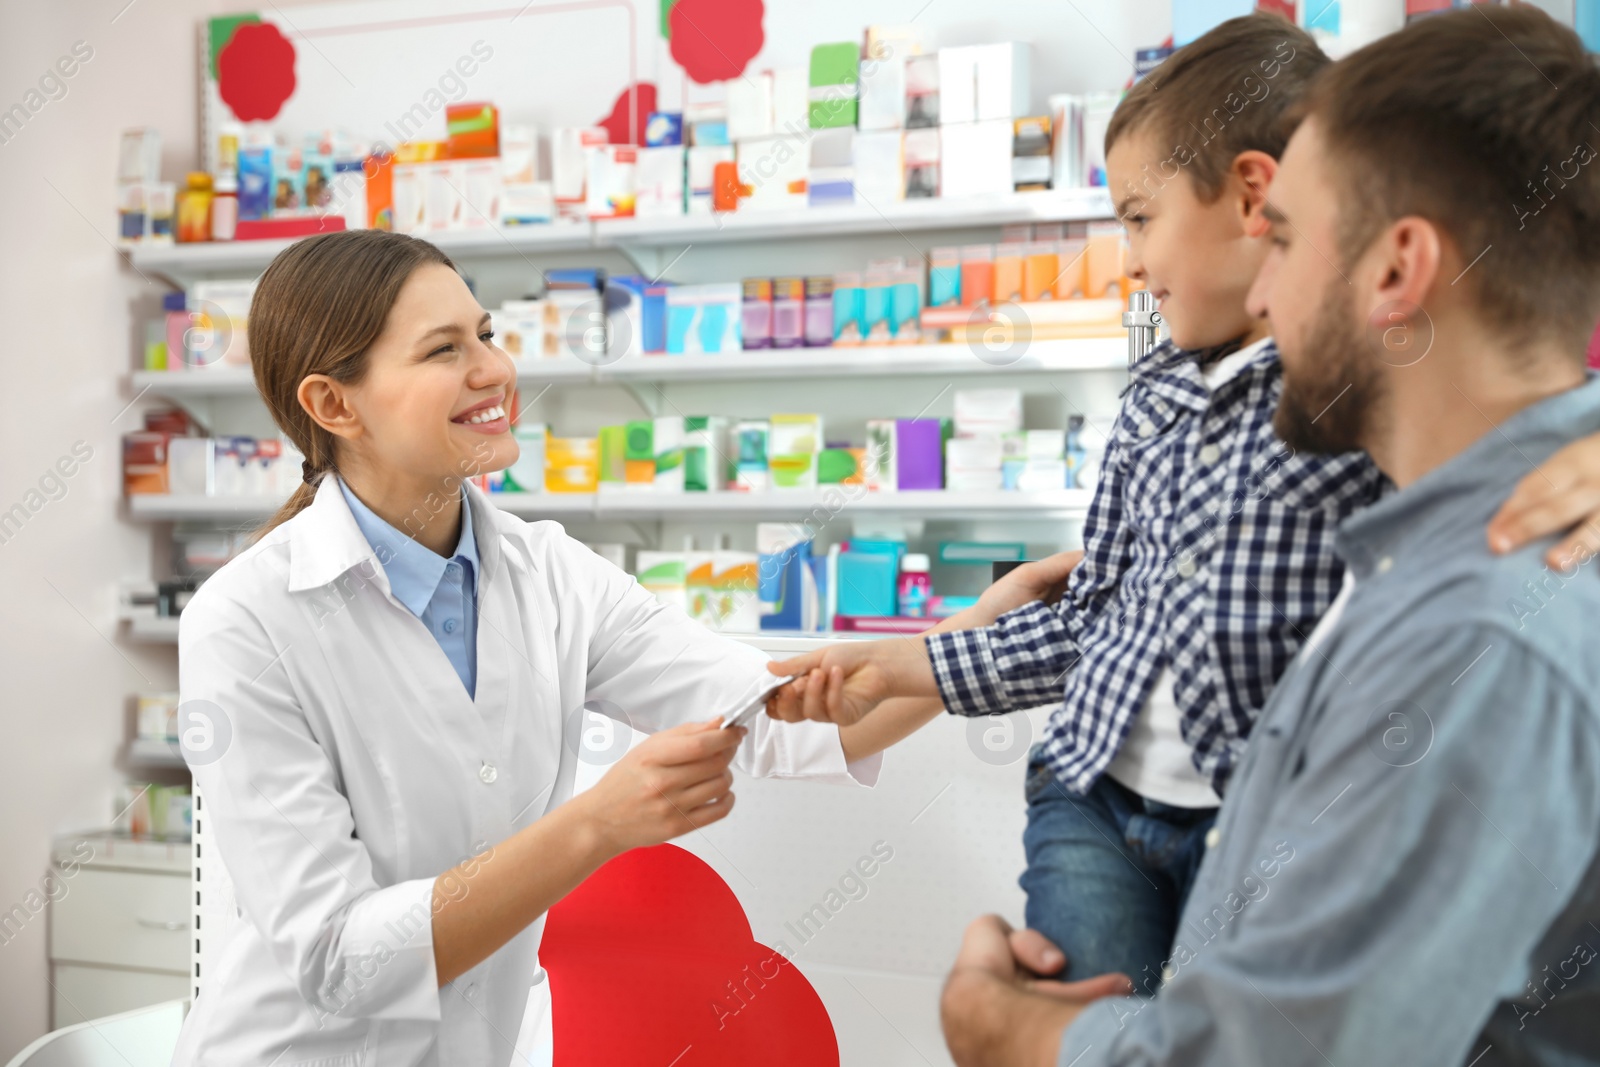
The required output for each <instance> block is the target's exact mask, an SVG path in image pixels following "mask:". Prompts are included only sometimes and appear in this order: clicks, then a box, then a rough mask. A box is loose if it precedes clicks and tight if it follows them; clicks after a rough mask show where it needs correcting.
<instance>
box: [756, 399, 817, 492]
mask: <svg viewBox="0 0 1600 1067" xmlns="http://www.w3.org/2000/svg"><path fill="white" fill-rule="evenodd" d="M770 427H771V429H770V437H769V439H768V445H767V468H768V470H769V471H770V472H771V475H772V485H773V488H775V489H815V488H816V487H817V454H818V453H819V452H821V451H822V416H820V415H774V416H772V418H771V420H770Z"/></svg>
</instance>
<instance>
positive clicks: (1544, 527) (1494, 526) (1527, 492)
mask: <svg viewBox="0 0 1600 1067" xmlns="http://www.w3.org/2000/svg"><path fill="white" fill-rule="evenodd" d="M1563 532H1565V533H1567V534H1568V536H1566V537H1564V538H1563V539H1562V540H1561V541H1559V542H1558V543H1557V544H1556V545H1555V546H1554V547H1552V548H1551V549H1550V551H1549V552H1547V553H1545V557H1544V558H1545V562H1547V563H1548V564H1550V566H1552V567H1554V568H1556V569H1558V570H1562V571H1565V570H1567V569H1568V568H1569V567H1571V566H1573V564H1574V563H1586V562H1588V560H1589V559H1590V558H1591V557H1592V556H1594V554H1595V553H1596V552H1597V551H1600V434H1596V435H1595V436H1593V437H1585V438H1584V439H1583V440H1581V441H1574V442H1573V443H1572V444H1570V445H1568V446H1567V447H1565V448H1563V449H1562V450H1561V451H1559V452H1557V453H1556V454H1555V455H1553V456H1551V457H1550V458H1549V459H1547V460H1545V461H1544V462H1543V463H1541V464H1540V465H1539V466H1538V467H1537V468H1535V469H1534V470H1533V471H1532V472H1531V473H1529V474H1528V475H1527V476H1526V477H1525V478H1523V479H1522V481H1521V482H1520V483H1519V484H1518V485H1517V488H1516V490H1515V491H1513V492H1512V494H1511V497H1510V499H1508V500H1507V501H1506V502H1505V503H1504V504H1503V505H1501V508H1500V510H1499V512H1497V513H1496V514H1495V517H1494V518H1492V519H1490V520H1489V547H1490V549H1491V550H1493V551H1495V552H1510V551H1511V550H1512V549H1515V548H1520V547H1521V546H1523V545H1525V544H1527V543H1528V542H1529V541H1533V540H1536V539H1538V538H1540V537H1547V536H1549V535H1551V534H1559V533H1563Z"/></svg>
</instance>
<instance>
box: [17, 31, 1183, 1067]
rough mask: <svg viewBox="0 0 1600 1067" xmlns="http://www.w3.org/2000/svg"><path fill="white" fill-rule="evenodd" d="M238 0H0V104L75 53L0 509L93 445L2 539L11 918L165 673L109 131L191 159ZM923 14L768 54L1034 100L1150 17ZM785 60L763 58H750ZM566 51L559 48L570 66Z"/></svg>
mask: <svg viewBox="0 0 1600 1067" xmlns="http://www.w3.org/2000/svg"><path fill="white" fill-rule="evenodd" d="M245 6H247V5H245V4H227V3H223V2H221V0H217V2H207V0H133V2H132V3H128V0H93V2H92V3H83V4H39V3H32V2H28V0H0V72H3V73H0V110H4V109H8V108H10V107H11V106H12V105H13V104H17V103H21V102H23V101H24V100H25V94H26V93H27V92H28V91H29V89H30V88H34V87H36V85H37V83H38V81H39V78H40V77H41V76H42V75H44V74H45V73H46V72H47V71H48V70H49V69H50V68H51V67H52V65H53V64H54V63H55V62H56V60H57V59H58V57H61V56H64V55H68V54H70V53H71V51H72V49H73V46H74V44H75V42H79V41H82V42H86V44H87V46H88V47H89V48H91V49H92V50H93V53H92V57H91V58H90V59H89V60H88V61H87V62H84V63H82V64H81V66H80V68H79V69H78V70H77V71H76V72H75V73H74V75H73V76H72V77H71V78H70V79H67V80H66V81H65V83H64V84H65V94H64V95H61V96H60V97H59V98H58V99H51V100H48V101H46V102H45V103H44V105H43V106H42V107H40V108H39V109H38V112H37V114H34V115H33V116H32V117H31V118H30V119H29V120H28V122H27V123H26V125H25V126H24V127H23V128H22V129H21V131H20V132H19V133H17V134H16V135H15V136H14V137H11V138H10V139H9V141H8V142H6V143H0V324H3V327H4V330H5V336H4V341H3V351H4V355H3V357H0V365H3V367H4V377H3V378H0V383H3V384H0V416H3V417H0V512H4V511H6V510H7V509H9V508H10V507H11V506H12V505H13V504H16V503H25V504H26V503H29V502H30V501H29V498H28V497H27V494H28V493H29V491H30V490H33V489H37V488H38V487H39V480H40V478H41V477H42V476H45V475H46V473H47V472H48V471H49V470H50V469H51V468H52V466H53V465H54V464H55V463H56V462H57V460H58V459H60V458H61V457H63V456H66V455H68V454H69V453H70V452H71V450H72V448H73V446H74V443H75V442H79V441H82V442H85V443H86V444H87V446H88V447H89V448H92V450H93V455H92V458H91V459H89V460H88V462H86V463H84V464H83V465H82V467H81V469H79V470H77V471H76V473H75V474H74V475H73V476H72V477H71V478H70V479H68V480H67V481H66V491H65V493H64V494H59V496H60V498H59V499H55V500H49V501H47V502H45V503H44V504H43V506H42V507H39V508H38V510H37V512H36V513H33V514H31V515H30V516H29V518H28V519H27V522H26V524H25V525H24V526H23V528H22V529H21V530H20V531H19V532H18V533H16V535H15V536H13V537H11V538H10V539H9V540H7V541H5V542H4V543H0V590H3V592H4V607H3V608H0V612H3V614H0V686H3V689H0V694H3V695H0V723H3V727H4V732H5V733H4V736H5V740H4V742H3V744H0V752H3V756H0V913H4V912H7V911H10V910H11V908H12V907H13V905H17V904H22V905H23V906H24V909H25V910H26V906H27V899H28V896H29V893H30V891H37V890H38V889H39V887H40V884H41V880H42V879H43V877H44V874H45V871H46V866H47V863H48V855H49V852H48V850H49V841H50V838H51V836H52V835H53V834H55V833H58V832H63V831H66V830H71V829H80V828H87V827H94V826H100V825H103V824H104V823H105V822H106V821H107V819H108V818H109V816H110V814H111V805H112V796H113V792H114V790H115V787H116V785H117V783H118V782H119V781H121V780H122V777H123V775H122V773H121V772H120V771H119V770H118V769H117V768H116V767H115V765H114V761H115V758H116V753H117V750H118V748H119V746H120V744H121V742H122V739H123V737H124V735H125V729H126V722H125V715H126V712H125V705H126V701H127V698H128V696H129V695H130V694H132V693H135V692H138V691H140V690H144V689H159V688H170V687H172V686H174V685H175V684H176V655H175V653H174V652H173V651H172V650H171V649H170V648H162V647H155V648H149V647H141V646H139V645H135V644H131V643H129V642H127V641H125V640H123V639H122V638H121V636H120V634H119V633H118V630H117V623H116V617H115V609H116V596H115V590H116V583H117V581H118V580H119V579H121V578H124V577H129V578H148V577H149V576H150V575H151V574H152V573H153V567H156V566H159V565H161V562H162V561H157V560H155V559H154V558H153V557H154V556H155V555H156V554H157V553H158V552H159V551H160V550H161V546H162V545H163V544H164V540H158V541H157V542H155V545H154V546H153V543H152V538H151V534H150V532H149V531H147V530H146V529H145V528H143V527H140V526H138V525H134V524H130V523H128V522H127V521H125V520H124V519H123V518H122V515H123V513H124V509H123V505H122V502H121V490H120V456H119V453H118V449H119V441H120V437H121V435H122V434H123V433H125V432H128V431H130V430H133V429H136V428H137V426H138V421H139V412H140V410H142V409H143V408H144V407H147V406H149V405H148V404H147V403H146V402H144V401H139V402H134V403H132V406H131V407H130V402H132V401H134V397H133V396H132V393H131V391H130V390H129V389H128V387H127V385H126V384H125V376H126V373H127V371H128V369H129V368H130V367H131V365H132V361H133V359H134V353H135V351H136V348H137V345H138V343H139V340H140V337H141V331H142V324H143V322H144V320H145V319H146V318H148V317H151V316H153V315H154V314H155V311H156V309H157V307H158V304H159V300H160V296H161V293H162V292H163V291H164V290H165V286H163V285H162V284H161V283H160V280H159V279H151V280H146V279H143V278H141V277H140V276H139V275H138V274H136V273H135V272H133V271H132V270H130V269H129V268H128V267H127V266H126V265H125V264H124V263H123V262H122V261H121V259H120V257H119V256H118V255H117V254H116V253H115V252H114V251H113V249H112V247H111V243H110V242H111V240H112V237H113V219H114V207H115V205H114V197H113V176H114V173H115V166H116V142H117V134H118V132H119V131H120V130H122V129H124V128H127V127H133V126H141V125H144V126H153V127H155V128H157V129H159V130H160V131H161V134H162V137H163V141H164V145H165V149H164V153H163V170H164V172H165V174H166V176H168V177H180V176H181V175H182V173H183V172H184V171H185V170H187V169H189V167H190V166H191V165H193V163H194V160H195V159H196V155H197V153H196V145H195V140H196V137H195V128H196V109H197V76H196V72H195V58H194V55H195V45H194V41H195V29H194V27H195V20H197V19H199V18H202V17H206V16H209V15H214V14H221V13H225V12H226V11H228V10H236V9H238V8H239V7H245ZM280 6H286V5H283V4H282V0H280ZM922 6H923V5H922V4H921V2H920V0H916V2H913V0H873V2H871V3H866V4H862V3H859V2H856V0H813V2H806V3H801V2H799V0H782V2H778V0H769V2H768V4H767V22H766V30H767V35H768V39H769V41H772V42H774V44H772V45H769V51H772V50H776V49H777V48H778V47H779V45H778V44H777V42H783V45H782V47H783V48H784V49H788V48H790V47H792V46H793V44H794V43H796V42H807V43H809V42H816V41H823V40H830V39H833V40H837V39H848V38H851V37H854V36H855V35H856V34H857V32H858V31H859V28H860V27H861V26H862V25H863V24H864V23H866V22H868V21H879V22H896V21H904V20H905V19H908V18H911V17H913V16H916V17H917V18H918V20H919V22H928V23H929V24H930V25H931V26H932V27H933V28H934V30H935V40H936V41H939V40H942V41H948V42H968V41H971V42H981V41H993V40H1006V39H1017V38H1021V39H1028V40H1032V41H1033V42H1034V43H1035V45H1036V49H1035V71H1034V77H1033V81H1034V92H1035V95H1036V98H1042V95H1043V93H1045V92H1047V91H1051V90H1081V89H1087V88H1094V87H1103V88H1112V87H1115V86H1117V85H1120V84H1121V83H1122V81H1123V80H1125V78H1126V77H1127V72H1128V66H1129V64H1128V62H1127V58H1126V57H1129V56H1131V54H1132V51H1133V49H1134V48H1135V47H1137V46H1140V45H1145V44H1150V43H1155V42H1157V41H1159V40H1160V39H1161V38H1162V37H1163V36H1165V34H1166V32H1167V29H1166V27H1167V25H1168V14H1167V4H1166V3H1165V2H1163V0H1140V2H1138V3H1116V2H1114V0H1093V2H1088V0H1084V2H1080V3H1078V4H1076V5H1058V4H1056V3H1054V2H1044V0H1017V2H1008V3H1007V4H1005V5H1003V6H1001V5H991V10H992V11H994V12H995V13H994V14H992V15H986V16H978V15H971V14H970V13H971V12H972V11H973V9H971V8H970V7H967V6H965V5H962V6H957V5H954V4H949V5H947V4H945V3H940V2H939V0H935V3H934V4H933V5H931V6H928V7H926V8H925V9H924V11H923V12H922V13H921V14H919V13H918V8H919V7H922ZM640 9H641V10H642V11H647V12H653V10H654V4H653V3H650V2H648V0H643V2H641V3H640ZM1002 12H1003V14H1002ZM1079 12H1082V14H1079ZM651 17H653V15H652V16H651ZM445 58H446V59H449V58H451V57H445ZM797 58H798V57H791V56H789V55H788V54H787V52H785V54H783V55H781V56H776V55H775V56H771V57H768V56H767V55H766V54H765V53H764V54H763V55H762V56H758V57H757V60H756V63H757V64H758V65H770V64H772V63H778V62H784V63H787V62H793V61H795V59H797ZM582 61H583V56H582V54H581V53H577V52H575V53H573V54H572V58H571V62H573V63H581V62H582ZM422 87H424V86H419V91H420V88H422ZM1036 102H1042V100H1036ZM609 105H610V99H609V98H607V99H604V100H596V101H595V102H594V105H593V109H592V110H593V112H594V114H595V115H596V116H598V115H601V114H603V113H604V112H605V111H606V110H607V109H608V108H609ZM39 499H40V498H33V499H32V501H31V503H38V502H39ZM1019 773H1020V770H1019ZM1017 804H1018V806H1019V807H1020V804H1021V800H1020V795H1019V796H1018V797H1017ZM823 873H824V874H825V873H826V872H823ZM819 877H821V875H819ZM823 880H824V881H826V878H823ZM45 930H46V923H45V916H44V915H43V914H42V913H41V914H40V915H38V916H37V917H35V918H32V919H31V920H29V921H28V922H27V923H26V924H25V925H24V926H23V928H22V929H21V931H20V933H19V934H17V935H16V936H15V937H13V938H11V939H10V940H9V941H8V942H6V943H3V944H0V1060H3V1059H5V1058H9V1057H10V1055H12V1054H13V1053H14V1052H15V1051H16V1050H18V1049H19V1048H21V1047H22V1046H23V1045H25V1044H27V1043H28V1042H29V1041H30V1040H32V1039H33V1038H34V1037H36V1036H37V1035H38V1034H40V1033H42V1032H43V1031H44V1030H45V1028H46V1024H47V1019H48V1003H49V987H48V985H47V983H46V975H47V969H46V958H47V945H46V934H45Z"/></svg>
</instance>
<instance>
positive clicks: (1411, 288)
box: [1367, 215, 1460, 308]
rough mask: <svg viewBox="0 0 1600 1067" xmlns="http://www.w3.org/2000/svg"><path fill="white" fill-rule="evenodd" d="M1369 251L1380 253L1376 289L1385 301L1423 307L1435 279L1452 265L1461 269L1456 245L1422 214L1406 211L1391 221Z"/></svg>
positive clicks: (1378, 296) (1400, 305) (1435, 281)
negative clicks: (1446, 238) (1402, 215)
mask: <svg viewBox="0 0 1600 1067" xmlns="http://www.w3.org/2000/svg"><path fill="white" fill-rule="evenodd" d="M1367 254H1368V255H1372V256H1375V257H1377V262H1376V264H1375V266H1376V267H1377V271H1376V280H1377V291H1376V292H1375V294H1374V296H1375V297H1376V299H1377V300H1378V301H1380V302H1382V303H1384V304H1393V305H1397V306H1399V307H1406V308H1421V307H1422V306H1423V305H1424V304H1426V303H1427V302H1428V298H1429V295H1430V294H1431V293H1432V291H1433V288H1434V285H1435V283H1437V282H1438V281H1439V279H1440V278H1441V277H1443V276H1444V274H1443V272H1444V271H1445V269H1446V262H1445V261H1446V259H1449V260H1450V261H1451V262H1450V264H1449V268H1450V269H1451V270H1454V271H1458V270H1459V269H1460V263H1459V260H1460V257H1459V256H1458V255H1456V254H1455V246H1454V244H1452V243H1447V242H1446V240H1445V238H1444V235H1443V234H1442V233H1441V232H1440V230H1439V227H1438V226H1436V225H1435V224H1434V223H1433V222H1432V221H1430V220H1428V219H1425V218H1422V217H1421V216H1419V215H1407V216H1405V217H1404V218H1400V219H1396V220H1395V221H1394V222H1392V223H1390V224H1389V226H1388V228H1387V229H1385V230H1384V231H1383V232H1382V233H1380V234H1379V235H1378V237H1377V238H1376V239H1375V240H1374V241H1373V242H1372V245H1371V247H1370V248H1369V249H1368V251H1367Z"/></svg>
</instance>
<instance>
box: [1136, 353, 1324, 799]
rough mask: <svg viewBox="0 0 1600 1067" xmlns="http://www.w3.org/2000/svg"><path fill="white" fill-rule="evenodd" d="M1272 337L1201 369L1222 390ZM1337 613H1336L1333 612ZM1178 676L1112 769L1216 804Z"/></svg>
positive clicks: (1139, 783) (1164, 793)
mask: <svg viewBox="0 0 1600 1067" xmlns="http://www.w3.org/2000/svg"><path fill="white" fill-rule="evenodd" d="M1270 341H1271V338H1264V339H1262V340H1260V341H1257V342H1256V343H1255V344H1252V345H1246V346H1245V347H1244V348H1241V349H1239V351H1237V352H1234V353H1232V354H1231V355H1227V356H1224V357H1223V358H1221V359H1219V360H1217V361H1216V362H1215V363H1213V364H1211V365H1210V366H1208V367H1204V368H1202V370H1201V375H1202V377H1204V379H1205V383H1206V386H1207V387H1208V388H1209V389H1210V390H1211V391H1212V392H1216V390H1217V388H1218V387H1219V386H1220V385H1222V384H1223V383H1224V382H1226V381H1228V380H1229V379H1231V378H1233V377H1235V376H1237V375H1238V373H1239V371H1240V369H1241V368H1243V367H1244V365H1245V364H1246V363H1248V362H1250V360H1252V359H1254V358H1255V356H1256V354H1257V353H1259V352H1260V351H1261V349H1262V348H1263V347H1264V346H1265V345H1267V344H1268V343H1269V342H1270ZM1330 614H1331V612H1330ZM1175 681H1176V679H1175V678H1174V677H1173V675H1172V671H1171V669H1169V668H1163V669H1162V671H1161V673H1160V674H1158V675H1156V680H1155V681H1154V682H1153V683H1151V686H1150V696H1149V698H1148V699H1147V700H1146V701H1145V705H1144V708H1143V709H1141V710H1140V712H1139V716H1138V718H1136V719H1134V720H1133V726H1131V727H1130V728H1129V729H1128V736H1127V738H1126V739H1125V740H1124V741H1123V742H1122V748H1121V749H1119V750H1118V752H1117V757H1116V759H1114V760H1112V761H1111V765H1110V766H1109V767H1107V768H1106V773H1107V774H1109V775H1110V776H1111V777H1112V778H1113V779H1115V780H1116V781H1118V782H1121V783H1122V784H1123V785H1125V786H1127V787H1128V788H1129V789H1131V790H1133V791H1134V792H1135V793H1138V794H1139V795H1140V796H1142V797H1148V798H1149V799H1151V800H1154V801H1158V802H1160V803H1162V804H1171V805H1172V806H1173V807H1176V808H1214V807H1217V806H1218V805H1220V804H1221V803H1222V798H1221V797H1219V796H1217V792H1216V790H1215V789H1212V788H1211V780H1210V779H1209V778H1206V777H1205V776H1203V775H1202V774H1201V773H1200V772H1199V771H1197V770H1195V768H1194V760H1193V758H1192V755H1193V753H1192V750H1191V749H1190V748H1189V743H1188V742H1187V741H1185V740H1184V739H1183V733H1182V732H1181V731H1180V730H1179V726H1178V724H1179V722H1180V721H1181V720H1182V713H1181V712H1180V711H1179V710H1178V702H1177V700H1176V698H1175V697H1174V696H1173V692H1172V686H1173V683H1174V682H1175Z"/></svg>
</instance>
